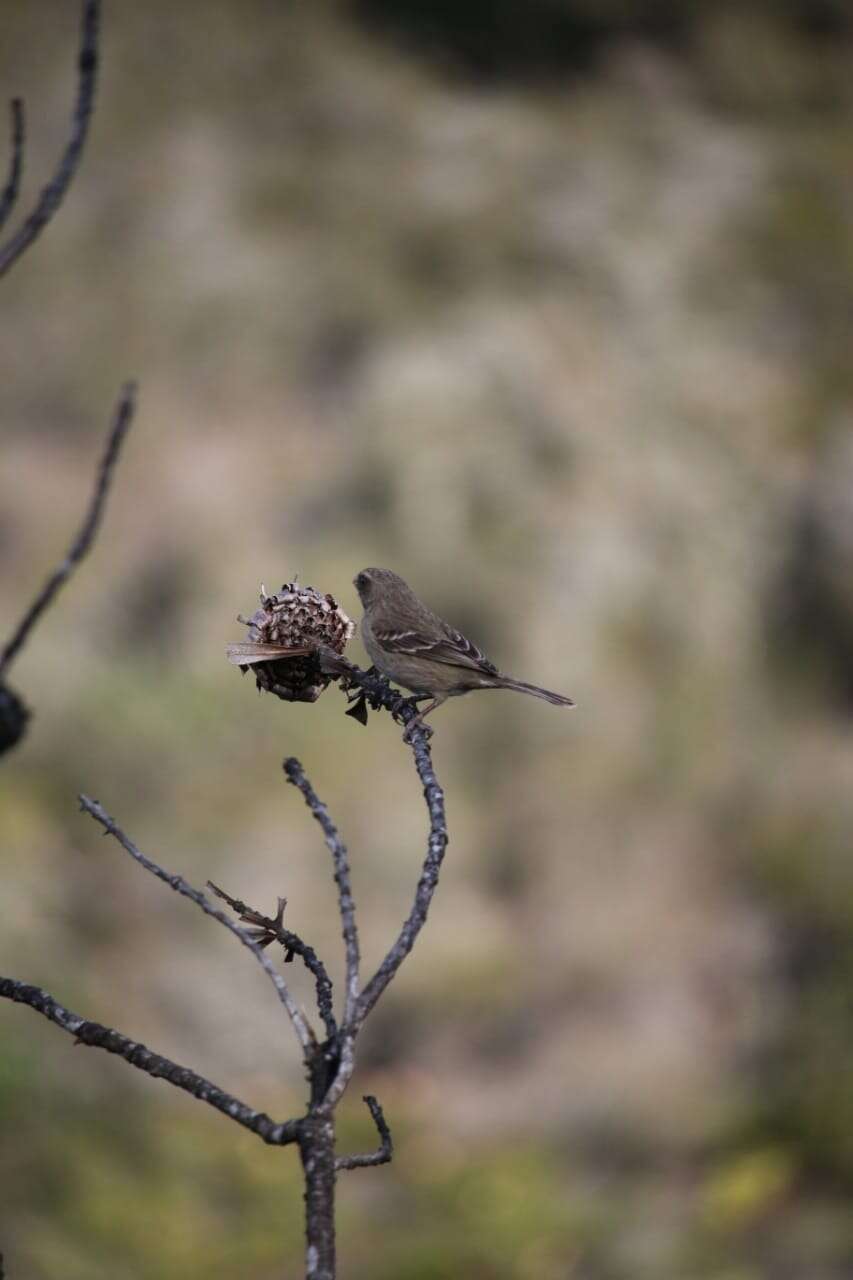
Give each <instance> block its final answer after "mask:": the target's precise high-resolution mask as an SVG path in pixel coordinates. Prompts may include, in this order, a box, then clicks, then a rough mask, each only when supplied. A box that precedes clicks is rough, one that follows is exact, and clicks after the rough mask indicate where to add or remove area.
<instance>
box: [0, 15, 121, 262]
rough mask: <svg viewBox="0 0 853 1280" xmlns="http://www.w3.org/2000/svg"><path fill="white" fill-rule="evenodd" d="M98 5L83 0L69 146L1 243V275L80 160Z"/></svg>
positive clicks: (44, 220) (94, 65) (39, 227)
mask: <svg viewBox="0 0 853 1280" xmlns="http://www.w3.org/2000/svg"><path fill="white" fill-rule="evenodd" d="M100 8H101V6H100V0H84V3H83V19H82V29H81V34H80V50H79V53H78V57H77V71H78V84H77V100H76V103H75V106H74V114H73V116H72V120H71V136H70V138H69V140H68V145H67V146H66V148H65V151H64V153H63V155H62V157H61V158H60V161H59V164H58V165H57V167H56V172H55V173H54V175H53V177H52V178H51V180H50V182H49V183H48V184H47V186H46V187H45V188H44V190H43V191H42V193H41V196H40V197H39V200H38V203H37V204H36V206H35V208H34V209H33V211H32V213H31V214H30V215H29V217H28V218H27V219H26V221H25V222H24V223H23V224H22V225H21V226H20V227H19V228H18V230H17V231H16V232H15V234H14V235H13V236H10V238H9V239H8V240H7V241H6V243H5V244H4V245H0V276H2V275H4V274H5V273H6V272H7V271H8V270H9V268H10V267H11V266H12V265H13V263H15V262H16V261H17V260H18V258H20V256H21V254H22V253H24V251H25V250H26V249H28V248H29V246H30V245H31V244H32V242H33V241H34V240H35V238H36V236H38V235H39V233H40V232H41V231H43V230H44V228H45V227H46V226H47V224H48V223H49V222H50V220H51V218H52V217H53V215H54V214H55V213H56V211H57V209H58V208H59V206H60V204H61V203H62V199H63V197H64V195H65V193H66V191H67V190H68V187H69V185H70V183H71V179H72V178H73V177H74V174H75V172H76V170H77V166H78V165H79V163H80V156H81V154H82V151H83V145H84V143H85V141H86V135H87V133H88V129H89V119H90V117H91V114H92V106H93V103H94V100H95V82H96V80H97V70H98V25H99V18H100ZM13 164H14V158H13ZM7 212H8V211H7Z"/></svg>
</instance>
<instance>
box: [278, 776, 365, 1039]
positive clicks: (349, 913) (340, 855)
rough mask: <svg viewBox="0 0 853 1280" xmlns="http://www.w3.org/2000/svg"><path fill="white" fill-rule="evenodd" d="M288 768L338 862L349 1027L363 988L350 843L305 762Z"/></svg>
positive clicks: (345, 1019) (345, 1018) (345, 1014)
mask: <svg viewBox="0 0 853 1280" xmlns="http://www.w3.org/2000/svg"><path fill="white" fill-rule="evenodd" d="M284 772H285V774H286V775H287V780H288V782H292V783H293V785H294V786H295V787H298V789H299V790H300V791H301V792H302V795H303V797H304V799H305V803H306V804H307V805H308V808H309V809H310V810H311V812H312V814H313V815H314V817H315V818H316V820H317V822H318V823H319V824H320V827H321V828H322V831H323V836H324V838H325V841H326V845H327V847H328V848H329V850H330V851H331V854H332V858H333V860H334V864H335V883H336V884H337V886H338V905H339V909H340V913H341V927H342V930H343V936H344V949H345V952H346V963H347V968H346V999H345V1001H344V1012H343V1018H342V1023H343V1026H344V1027H345V1028H346V1027H349V1026H350V1024H351V1023H352V1022H353V1019H354V1017H355V1013H356V1009H357V1007H358V989H359V976H358V967H359V959H360V957H359V951H358V929H357V927H356V923H355V902H354V900H353V896H352V885H351V883H350V870H349V858H348V856H347V847H346V845H345V844H344V842H343V840H342V839H341V837H340V835H339V833H338V829H337V827H336V826H335V824H334V823H333V822H332V820H331V818H330V817H329V811H328V809H327V808H326V806H325V805H324V804H323V803H322V801H321V800H320V799H319V797H318V796H317V793H316V791H315V790H314V788H313V787H312V786H311V783H310V782H309V781H308V779H307V778H306V776H305V772H304V770H303V768H302V765H301V764H300V763H299V761H298V760H296V759H294V758H293V757H292V756H291V757H290V758H289V759H287V760H285V762H284Z"/></svg>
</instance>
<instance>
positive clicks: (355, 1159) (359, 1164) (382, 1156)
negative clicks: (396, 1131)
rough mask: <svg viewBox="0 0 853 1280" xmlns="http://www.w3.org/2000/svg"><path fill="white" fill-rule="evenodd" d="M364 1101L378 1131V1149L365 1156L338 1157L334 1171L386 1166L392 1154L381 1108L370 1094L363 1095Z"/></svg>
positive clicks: (389, 1135) (389, 1133)
mask: <svg viewBox="0 0 853 1280" xmlns="http://www.w3.org/2000/svg"><path fill="white" fill-rule="evenodd" d="M364 1101H365V1102H366V1103H367V1106H368V1109H369V1111H370V1114H371V1115H372V1116H373V1122H374V1124H375V1125H376V1128H377V1130H378V1131H379V1147H378V1149H377V1150H376V1151H370V1152H368V1153H367V1154H366V1155H357V1156H338V1158H337V1160H336V1161H335V1168H336V1169H368V1168H371V1167H372V1166H374V1165H377V1164H388V1163H389V1162H390V1160H391V1157H392V1156H393V1154H394V1143H393V1142H392V1140H391V1130H390V1129H389V1128H388V1124H387V1121H386V1119H385V1116H384V1115H383V1113H382V1108H381V1107H380V1105H379V1103H378V1101H377V1100H376V1098H374V1097H373V1095H372V1094H370V1093H367V1094H365V1096H364Z"/></svg>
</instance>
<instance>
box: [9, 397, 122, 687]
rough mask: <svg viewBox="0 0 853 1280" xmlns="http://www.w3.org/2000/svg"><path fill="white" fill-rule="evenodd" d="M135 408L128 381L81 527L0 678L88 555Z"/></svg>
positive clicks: (22, 626)
mask: <svg viewBox="0 0 853 1280" xmlns="http://www.w3.org/2000/svg"><path fill="white" fill-rule="evenodd" d="M135 408H136V387H135V385H134V384H133V383H132V382H128V383H127V384H126V385H125V387H124V388H123V390H122V393H121V395H120V397H119V400H118V404H117V405H116V408H115V412H114V414H113V421H112V425H111V426H110V432H109V435H108V437H107V444H106V448H105V449H104V452H103V456H102V457H101V461H100V465H99V467H98V475H97V479H96V481H95V489H94V492H93V494H92V498H91V500H90V502H89V508H88V510H87V512H86V516H85V519H84V520H83V523H82V525H81V526H80V529H79V530H78V532H77V534H76V536H75V538H74V540H73V542H72V543H71V546H70V547H69V548H68V551H67V552H66V554H65V559H64V560H63V561H62V563H61V564H60V565H59V566H58V567H57V568H56V569H55V570H54V571H53V573H52V574H51V575H50V577H49V578H48V580H47V582H46V583H45V584H44V586H43V587H42V589H41V591H40V592H39V593H38V595H37V596H36V598H35V600H33V602H32V604H31V605H30V607H29V608H28V609H27V611H26V613H25V614H24V616H23V618H22V619H21V621H20V622H19V623H18V625H17V627H16V628H15V631H14V633H13V635H12V638H11V639H10V640H9V641H8V642H7V644H6V646H5V648H4V649H3V652H2V654H0V679H2V677H3V676H4V675H5V673H6V671H7V670H8V668H9V666H10V665H11V663H12V661H13V660H14V658H15V657H16V656H17V654H18V653H19V651H20V650H21V648H22V647H23V645H24V644H25V643H26V640H27V638H28V636H29V634H30V632H31V631H32V629H33V627H34V626H35V624H36V623H37V622H38V620H39V618H40V617H41V615H42V614H43V613H44V611H45V610H46V609H47V608H48V607H49V606H50V605H51V604H52V603H53V601H54V599H55V598H56V595H57V593H58V592H59V590H60V589H61V587H63V586H64V585H65V583H66V582H67V581H68V579H69V578H70V577H71V574H72V573H73V572H74V570H75V568H76V567H77V565H78V564H79V563H80V561H81V560H82V559H83V558H84V556H85V555H86V554H87V552H88V551H89V549H90V548H91V546H92V543H93V542H94V540H95V536H96V534H97V532H98V527H99V525H100V522H101V517H102V515H103V511H104V504H105V503H106V500H107V494H108V493H109V489H110V484H111V481H112V476H113V471H114V468H115V464H116V461H117V459H118V456H119V452H120V450H121V446H122V444H123V442H124V438H125V436H126V435H127V432H128V428H129V427H130V424H131V421H132V419H133V414H134V410H135Z"/></svg>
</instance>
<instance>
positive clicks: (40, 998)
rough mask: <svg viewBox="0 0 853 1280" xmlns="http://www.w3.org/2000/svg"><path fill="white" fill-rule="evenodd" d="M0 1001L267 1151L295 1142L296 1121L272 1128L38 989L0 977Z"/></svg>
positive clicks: (263, 1117)
mask: <svg viewBox="0 0 853 1280" xmlns="http://www.w3.org/2000/svg"><path fill="white" fill-rule="evenodd" d="M0 996H3V997H4V998H5V999H7V1000H13V1001H15V1002H16V1003H17V1004H25V1005H28V1006H29V1007H30V1008H31V1009H35V1010H36V1012H37V1013H40V1014H42V1015H43V1016H44V1017H45V1018H47V1019H48V1020H49V1021H50V1022H53V1023H54V1024H55V1025H56V1026H57V1027H61V1028H62V1030H63V1031H67V1032H68V1034H69V1035H72V1036H73V1037H74V1040H75V1043H77V1044H85V1045H89V1046H90V1047H92V1048H95V1049H105V1050H106V1051H107V1053H114V1054H117V1055H118V1057H120V1058H124V1060H125V1062H129V1063H130V1065H131V1066H132V1067H137V1068H138V1069H139V1070H140V1071H144V1072H145V1073H146V1075H149V1076H153V1077H154V1079H155V1080H166V1081H168V1083H169V1084H173V1085H174V1086H175V1088H177V1089H183V1090H184V1092H185V1093H189V1094H191V1095H192V1097H194V1098H198V1099H199V1101H200V1102H206V1103H207V1104H208V1106H211V1107H215V1108H216V1110H217V1111H221V1112H222V1114H223V1115H226V1116H229V1117H230V1119H232V1120H235V1121H236V1122H237V1124H241V1125H242V1126H243V1127H244V1129H250V1130H251V1131H252V1133H256V1134H257V1135H258V1137H260V1138H262V1139H263V1140H264V1142H267V1143H269V1144H270V1145H272V1146H285V1145H286V1144H287V1143H290V1142H296V1141H297V1140H298V1137H299V1123H300V1122H299V1121H298V1120H286V1121H284V1122H283V1123H276V1122H275V1121H274V1120H272V1119H270V1117H269V1116H268V1115H267V1114H266V1113H265V1112H263V1111H255V1110H254V1109H253V1108H252V1107H249V1106H247V1105H246V1103H245V1102H240V1100H239V1099H238V1098H234V1097H232V1096H231V1094H230V1093H226V1092H225V1090H224V1089H220V1088H219V1086H218V1085H215V1084H212V1083H211V1082H210V1080H205V1078H204V1077H203V1076H200V1075H197V1074H196V1072H195V1071H190V1069H189V1067H182V1066H180V1065H179V1064H178V1063H177V1062H172V1061H171V1060H170V1059H169V1058H164V1057H163V1056H162V1055H161V1054H159V1053H154V1052H153V1051H152V1050H151V1049H148V1048H146V1046H145V1045H144V1044H140V1043H139V1041H137V1040H129V1039H128V1037H127V1036H123V1035H122V1034H121V1033H120V1032H118V1031H114V1030H113V1029H112V1027H104V1026H101V1024H100V1023H99V1022H89V1021H88V1019H86V1018H81V1017H80V1015H79V1014H78V1013H72V1012H71V1010H70V1009H66V1008H64V1007H63V1005H61V1004H59V1003H58V1001H56V1000H54V998H53V996H51V995H49V994H48V992H47V991H43V990H42V988H41V987H33V986H29V985H28V984H26V983H24V982H17V981H16V980H15V979H14V978H3V977H0Z"/></svg>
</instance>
